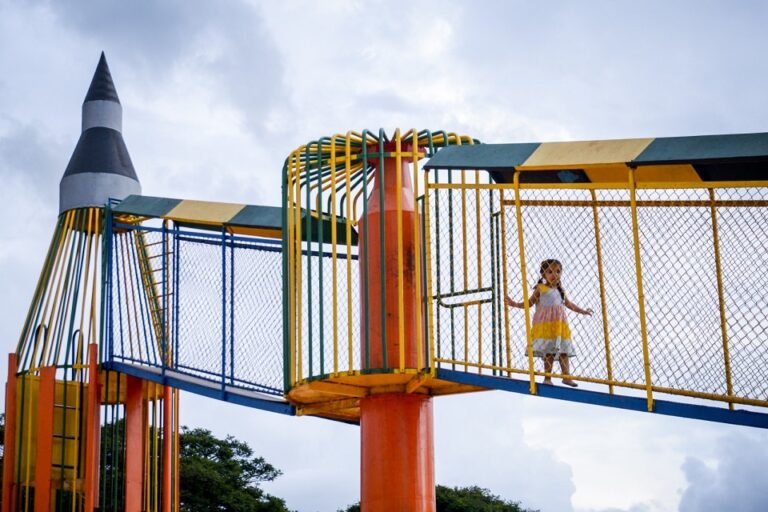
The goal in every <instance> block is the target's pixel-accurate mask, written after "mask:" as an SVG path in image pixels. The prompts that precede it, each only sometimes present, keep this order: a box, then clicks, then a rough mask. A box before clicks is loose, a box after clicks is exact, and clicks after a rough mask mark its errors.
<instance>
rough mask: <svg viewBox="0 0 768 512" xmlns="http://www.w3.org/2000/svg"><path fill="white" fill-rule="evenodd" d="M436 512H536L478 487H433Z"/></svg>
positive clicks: (353, 511) (356, 511) (354, 511)
mask: <svg viewBox="0 0 768 512" xmlns="http://www.w3.org/2000/svg"><path fill="white" fill-rule="evenodd" d="M435 495H436V500H435V501H436V502H437V507H436V509H437V512H536V511H534V510H531V509H527V508H523V507H522V506H521V505H520V503H519V502H514V501H507V500H504V499H502V498H500V497H499V496H496V495H494V494H492V493H491V491H489V490H488V489H483V488H481V487H478V486H471V487H446V486H444V485H438V486H437V487H435ZM338 512H360V504H359V503H356V504H354V505H350V506H349V507H347V508H346V509H345V510H343V511H341V510H340V511H338Z"/></svg>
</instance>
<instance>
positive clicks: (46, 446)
mask: <svg viewBox="0 0 768 512" xmlns="http://www.w3.org/2000/svg"><path fill="white" fill-rule="evenodd" d="M55 393H56V368H55V367H53V366H47V367H45V368H41V369H40V393H39V395H38V399H37V454H36V455H35V512H50V510H51V469H52V468H51V463H52V460H53V408H54V400H55Z"/></svg>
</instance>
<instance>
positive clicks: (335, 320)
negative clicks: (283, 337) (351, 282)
mask: <svg viewBox="0 0 768 512" xmlns="http://www.w3.org/2000/svg"><path fill="white" fill-rule="evenodd" d="M330 165H331V183H332V184H333V185H332V186H331V297H332V298H331V303H332V306H331V307H332V309H333V312H332V314H331V321H332V325H333V373H338V371H339V316H338V315H339V308H338V284H337V282H336V274H337V271H336V240H337V235H336V137H333V138H332V139H331V162H330ZM318 197H320V194H318ZM318 210H319V208H318Z"/></svg>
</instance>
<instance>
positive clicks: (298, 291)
mask: <svg viewBox="0 0 768 512" xmlns="http://www.w3.org/2000/svg"><path fill="white" fill-rule="evenodd" d="M300 157H301V154H300V153H297V152H294V159H295V162H296V165H297V174H296V195H295V196H294V199H295V201H296V211H295V214H294V218H295V219H296V372H297V378H296V380H297V381H300V380H302V378H303V373H304V372H303V366H304V360H303V358H302V356H303V354H302V340H301V319H302V316H303V314H304V307H303V306H304V305H303V304H302V302H301V286H302V284H301V180H300V176H299V174H298V162H299V158H300ZM307 210H309V207H307Z"/></svg>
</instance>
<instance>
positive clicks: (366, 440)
mask: <svg viewBox="0 0 768 512" xmlns="http://www.w3.org/2000/svg"><path fill="white" fill-rule="evenodd" d="M360 414H361V416H360V436H361V441H362V442H361V451H360V455H361V460H362V464H361V468H360V469H361V479H360V482H361V491H362V492H361V495H360V503H361V509H362V510H365V511H366V512H385V511H386V512H389V511H392V510H408V511H410V512H434V510H435V476H434V475H435V470H434V445H433V439H432V398H431V397H429V396H426V395H418V394H410V395H408V394H395V393H389V394H382V395H371V396H368V397H365V398H362V399H361V400H360Z"/></svg>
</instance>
